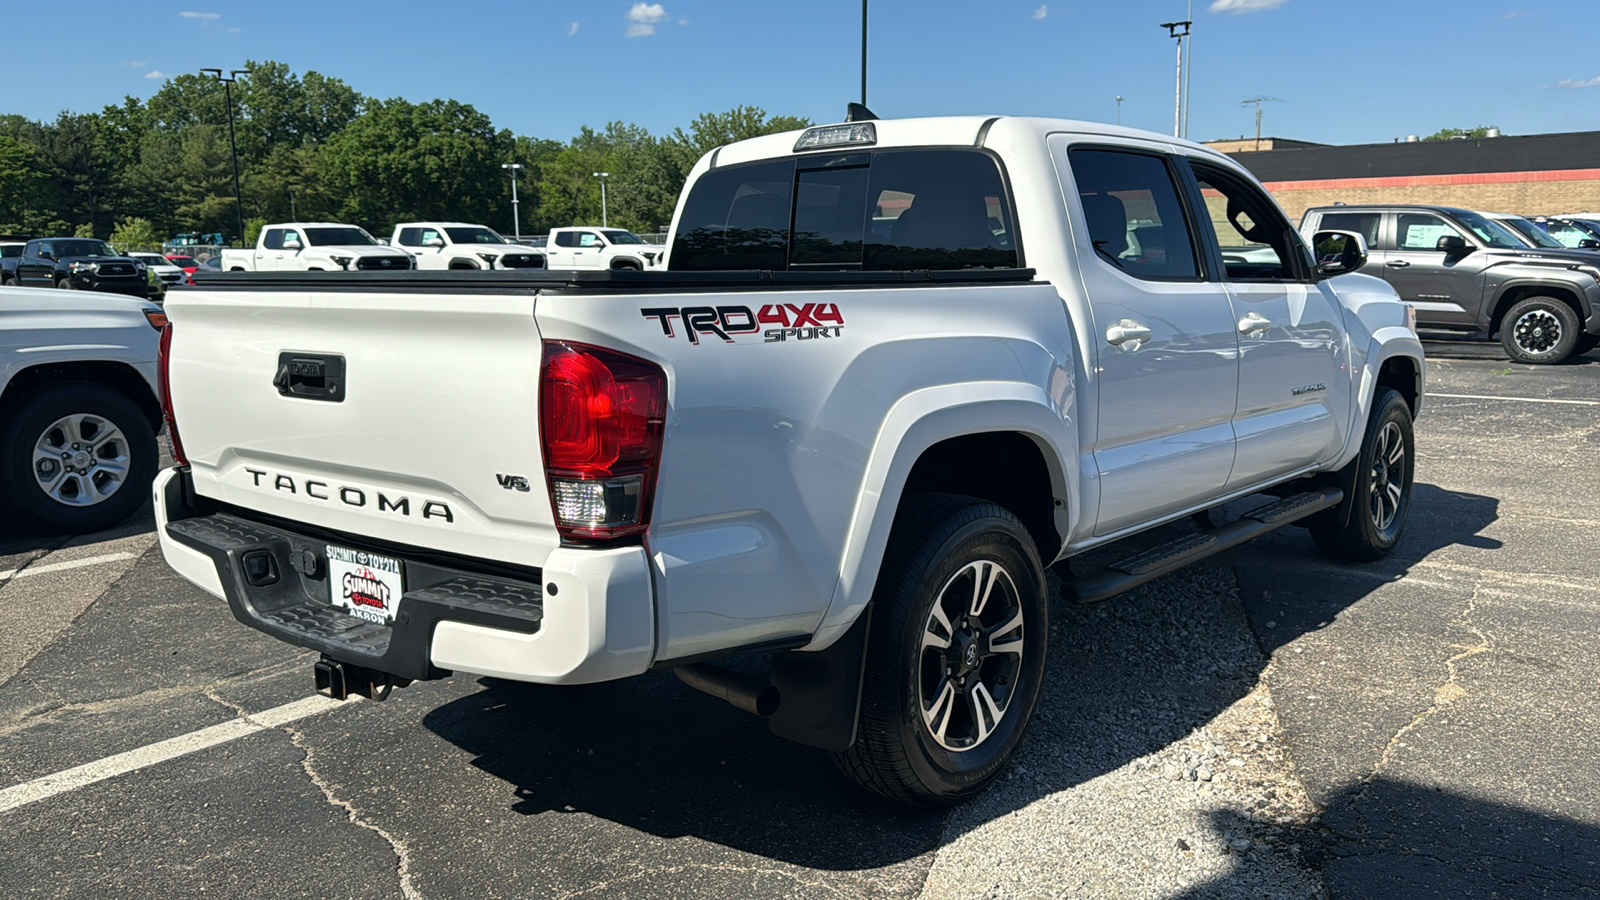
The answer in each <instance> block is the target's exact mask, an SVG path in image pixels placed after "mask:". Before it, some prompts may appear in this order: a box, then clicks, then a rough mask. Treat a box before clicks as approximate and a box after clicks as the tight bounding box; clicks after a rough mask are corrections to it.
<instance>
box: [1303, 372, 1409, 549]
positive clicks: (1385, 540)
mask: <svg viewBox="0 0 1600 900" xmlns="http://www.w3.org/2000/svg"><path fill="white" fill-rule="evenodd" d="M1396 470H1398V475H1397V474H1396ZM1340 474H1341V475H1343V476H1345V477H1344V478H1342V479H1341V481H1342V482H1343V483H1344V484H1346V485H1349V486H1350V487H1349V489H1348V490H1347V491H1346V492H1345V498H1344V500H1343V502H1341V503H1340V504H1339V505H1338V506H1336V507H1334V508H1333V509H1331V510H1329V511H1328V512H1327V513H1325V514H1323V515H1322V516H1319V517H1318V518H1317V519H1316V520H1314V521H1313V522H1312V523H1311V539H1312V540H1313V541H1315V542H1316V545H1317V547H1318V548H1319V549H1320V550H1322V552H1324V553H1326V554H1328V555H1329V556H1331V557H1334V558H1335V559H1348V560H1355V561H1358V562H1371V561H1373V560H1376V559H1382V558H1383V557H1385V556H1387V555H1389V551H1391V550H1393V549H1394V546H1395V544H1397V543H1399V542H1400V533H1401V532H1402V531H1404V530H1405V524H1406V515H1407V514H1408V513H1409V512H1410V511H1411V484H1412V480H1413V479H1414V477H1415V475H1416V445H1415V442H1414V439H1413V435H1412V429H1411V407H1409V406H1407V405H1406V401H1405V398H1403V397H1401V396H1400V394H1399V392H1397V391H1395V390H1392V389H1390V388H1380V389H1379V390H1378V394H1377V396H1375V397H1374V398H1373V400H1372V416H1371V417H1370V418H1369V419H1368V420H1367V430H1366V433H1365V434H1364V435H1363V436H1362V438H1361V450H1360V452H1358V453H1357V454H1356V458H1355V459H1353V460H1351V461H1350V465H1349V467H1348V468H1347V469H1346V470H1345V472H1342V473H1340Z"/></svg>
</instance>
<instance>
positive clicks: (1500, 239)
mask: <svg viewBox="0 0 1600 900" xmlns="http://www.w3.org/2000/svg"><path fill="white" fill-rule="evenodd" d="M1456 219H1457V220H1459V221H1460V222H1461V224H1463V225H1465V226H1467V227H1468V228H1470V229H1472V233H1473V234H1475V235H1477V236H1478V240H1480V241H1483V242H1484V243H1485V244H1488V245H1489V246H1491V247H1494V248H1496V249H1498V250H1523V249H1526V248H1527V244H1525V243H1523V242H1522V239H1521V238H1519V237H1517V236H1516V235H1514V234H1512V233H1511V232H1510V231H1509V230H1507V229H1506V227H1505V226H1504V225H1501V224H1500V223H1499V222H1491V221H1489V220H1488V219H1485V218H1484V217H1483V216H1480V215H1478V214H1477V213H1471V212H1462V213H1456Z"/></svg>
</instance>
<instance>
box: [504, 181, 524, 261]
mask: <svg viewBox="0 0 1600 900" xmlns="http://www.w3.org/2000/svg"><path fill="white" fill-rule="evenodd" d="M500 168H502V169H508V170H510V172H511V233H512V235H513V236H515V237H516V240H517V243H519V244H520V243H522V211H521V210H520V209H518V208H517V170H518V169H520V168H522V163H501V164H500Z"/></svg>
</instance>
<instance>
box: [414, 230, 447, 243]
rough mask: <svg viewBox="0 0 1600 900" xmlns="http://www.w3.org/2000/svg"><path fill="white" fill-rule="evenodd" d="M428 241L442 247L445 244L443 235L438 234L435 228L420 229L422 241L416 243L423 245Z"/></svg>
mask: <svg viewBox="0 0 1600 900" xmlns="http://www.w3.org/2000/svg"><path fill="white" fill-rule="evenodd" d="M429 241H436V242H438V243H439V244H440V245H443V244H444V242H445V240H444V235H442V234H440V233H439V230H438V229H437V228H424V229H422V240H420V241H418V242H417V243H418V244H424V245H425V244H427V243H428V242H429Z"/></svg>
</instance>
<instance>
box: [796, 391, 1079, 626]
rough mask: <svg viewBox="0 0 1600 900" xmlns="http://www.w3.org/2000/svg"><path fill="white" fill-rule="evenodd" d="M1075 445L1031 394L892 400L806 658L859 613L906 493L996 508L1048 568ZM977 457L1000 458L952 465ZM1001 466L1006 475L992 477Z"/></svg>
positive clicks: (927, 394) (1066, 500) (1073, 515)
mask: <svg viewBox="0 0 1600 900" xmlns="http://www.w3.org/2000/svg"><path fill="white" fill-rule="evenodd" d="M1077 443H1078V442H1077V430H1076V423H1075V422H1073V421H1072V420H1071V419H1070V418H1068V417H1067V416H1064V415H1063V414H1062V412H1060V411H1059V410H1058V409H1057V408H1056V407H1055V406H1054V404H1052V403H1051V402H1050V399H1049V397H1048V396H1047V395H1046V394H1045V393H1044V392H1043V391H1042V390H1041V389H1039V388H1038V387H1036V386H1033V385H1028V384H1023V383H1019V382H989V383H968V384H959V385H944V386H940V387H934V388H927V389H924V390H921V391H915V392H913V393H911V394H908V395H907V396H905V397H903V398H901V400H900V401H899V402H897V403H896V404H895V405H894V407H893V408H891V409H890V411H889V414H888V415H887V416H886V418H885V420H884V424H883V426H882V428H881V429H880V430H879V434H878V438H877V440H876V442H875V443H874V446H873V449H872V453H871V455H870V458H869V460H868V463H867V469H866V472H865V474H864V477H863V479H862V485H861V489H860V491H859V493H858V496H857V501H856V509H855V511H854V513H853V515H852V517H851V524H850V528H849V531H848V532H847V538H846V541H845V548H844V553H843V556H842V557H841V560H840V567H839V576H838V581H837V583H836V586H835V588H834V593H833V596H832V598H831V600H830V601H829V604H828V608H827V612H826V613H825V614H824V615H823V617H822V620H821V622H820V623H819V625H818V627H817V629H816V632H815V634H814V636H813V639H812V642H811V643H810V644H809V645H807V647H806V649H807V650H820V649H824V648H826V647H827V646H829V645H830V644H831V643H833V641H835V640H836V639H838V638H839V636H840V635H842V634H843V633H844V632H845V631H846V630H847V629H848V628H849V627H850V626H851V624H852V623H853V622H854V621H855V620H856V618H857V617H858V616H859V615H860V614H861V611H862V610H863V609H865V608H866V605H867V602H868V600H870V599H871V597H872V592H873V589H874V588H875V586H876V584H877V578H878V570H879V567H880V565H881V562H882V559H883V552H884V549H885V547H887V546H888V541H889V533H890V530H891V529H892V527H893V525H894V518H895V514H896V513H897V512H898V510H899V508H900V504H901V501H902V500H903V499H904V497H905V495H906V494H907V493H908V491H912V490H922V489H934V490H939V491H941V492H945V493H958V494H959V493H968V494H971V495H973V496H976V497H978V498H979V499H986V500H992V501H994V502H997V503H1000V505H1002V506H1005V507H1006V508H1007V509H1011V510H1012V512H1013V513H1015V514H1016V515H1017V517H1018V518H1019V519H1021V520H1022V521H1023V524H1024V525H1025V526H1026V527H1028V529H1029V533H1030V534H1032V535H1034V540H1035V542H1036V543H1039V542H1043V543H1042V545H1041V546H1039V547H1038V550H1039V556H1040V561H1041V562H1042V563H1043V564H1045V565H1049V564H1050V563H1051V562H1053V561H1054V560H1055V558H1056V557H1057V556H1058V555H1059V553H1060V551H1061V549H1062V547H1063V546H1065V543H1066V535H1068V534H1071V533H1072V531H1073V530H1074V528H1075V527H1076V524H1077V516H1078V512H1079V509H1080V503H1079V496H1078V485H1077V482H1076V480H1075V479H1074V478H1071V477H1069V473H1068V470H1067V468H1066V466H1067V465H1069V464H1070V463H1071V461H1073V460H1076V459H1077V457H1078V450H1077ZM984 452H992V453H1000V454H1002V456H1001V458H1000V459H999V460H994V461H989V460H983V459H980V460H979V462H980V464H979V465H968V466H962V465H959V464H958V463H959V462H960V461H963V460H969V459H972V457H973V455H974V454H982V453H984ZM1002 465H1006V466H1008V467H1014V469H1015V471H1004V472H1002V471H999V470H1000V468H1001V466H1002ZM963 469H966V470H967V471H962V470H963ZM1034 498H1036V499H1034ZM1030 501H1031V502H1030ZM1013 504H1015V505H1017V506H1022V507H1023V508H1022V509H1020V510H1019V509H1016V508H1014V507H1013Z"/></svg>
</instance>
